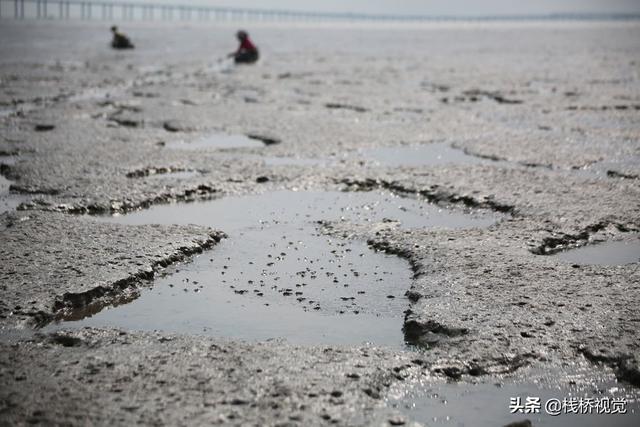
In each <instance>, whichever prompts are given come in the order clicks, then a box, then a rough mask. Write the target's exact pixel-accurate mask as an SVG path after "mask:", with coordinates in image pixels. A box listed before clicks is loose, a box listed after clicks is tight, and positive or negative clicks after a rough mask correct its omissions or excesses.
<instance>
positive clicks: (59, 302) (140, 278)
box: [38, 231, 226, 326]
mask: <svg viewBox="0 0 640 427" xmlns="http://www.w3.org/2000/svg"><path fill="white" fill-rule="evenodd" d="M224 237H226V234H225V233H223V232H220V231H215V232H212V233H211V234H209V236H208V238H207V239H206V240H205V241H203V242H201V243H199V244H198V245H197V246H194V247H181V248H179V249H178V251H177V253H175V254H173V255H170V256H167V257H165V258H162V259H160V260H157V261H154V262H153V263H152V264H151V267H150V268H149V269H148V270H141V271H138V272H137V273H135V274H132V275H130V276H129V277H126V278H124V279H121V280H118V281H116V282H113V283H110V284H108V285H105V286H96V287H94V288H92V289H90V290H88V291H86V292H81V293H71V292H67V293H65V294H63V295H62V296H61V297H59V298H58V299H56V301H55V302H54V304H53V307H52V311H53V316H51V317H49V318H48V319H46V318H45V319H38V320H39V321H40V323H39V324H38V326H44V324H46V323H48V321H50V320H51V319H52V318H53V317H64V315H65V314H68V312H69V311H73V310H78V309H81V308H84V307H87V306H88V305H90V304H91V303H93V302H95V301H96V300H98V299H104V300H105V301H108V300H110V299H114V298H116V297H117V296H118V295H119V294H121V293H122V292H123V291H124V290H126V289H130V288H134V287H135V286H136V285H138V284H140V283H142V282H148V281H151V280H153V278H154V277H155V275H156V273H157V272H158V271H160V270H161V269H163V268H166V267H168V266H169V265H171V264H175V263H177V262H181V261H184V260H186V259H188V258H190V257H192V256H193V255H196V254H199V253H202V252H203V251H205V250H207V249H210V248H212V247H213V246H215V245H216V244H217V243H218V242H220V240H221V239H223V238H224ZM47 320H48V321H47ZM42 321H44V323H42Z"/></svg>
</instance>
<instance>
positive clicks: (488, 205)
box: [337, 178, 516, 215]
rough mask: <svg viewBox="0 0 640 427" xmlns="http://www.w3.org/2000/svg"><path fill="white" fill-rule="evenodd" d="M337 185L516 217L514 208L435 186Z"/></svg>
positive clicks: (359, 182)
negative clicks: (423, 187)
mask: <svg viewBox="0 0 640 427" xmlns="http://www.w3.org/2000/svg"><path fill="white" fill-rule="evenodd" d="M337 182H338V183H339V184H345V185H347V186H348V187H349V190H350V191H371V190H375V189H380V188H381V189H385V190H389V191H392V192H395V193H398V194H401V195H404V194H417V195H420V196H422V197H424V198H425V199H426V200H427V201H428V202H431V203H435V204H438V203H454V204H458V203H461V204H463V205H465V206H468V207H470V208H481V209H490V210H493V211H496V212H501V213H508V214H510V215H516V208H515V206H512V205H506V204H503V203H499V202H496V201H494V200H492V199H490V198H485V199H484V200H478V199H476V198H474V197H471V196H466V195H459V194H455V193H451V192H448V191H443V190H439V189H438V188H437V186H432V188H431V189H428V190H426V189H425V190H417V189H411V188H407V187H405V186H404V185H402V184H398V183H396V182H393V181H392V182H388V181H385V180H378V179H371V178H367V179H365V180H353V179H348V178H346V179H342V180H338V181H337Z"/></svg>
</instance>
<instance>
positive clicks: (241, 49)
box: [229, 30, 260, 64]
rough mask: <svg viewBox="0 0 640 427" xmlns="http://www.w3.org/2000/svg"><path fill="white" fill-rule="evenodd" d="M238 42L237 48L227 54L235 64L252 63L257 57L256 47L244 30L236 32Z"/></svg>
mask: <svg viewBox="0 0 640 427" xmlns="http://www.w3.org/2000/svg"><path fill="white" fill-rule="evenodd" d="M236 37H237V38H238V41H239V42H240V46H238V50H236V51H235V52H232V53H230V54H229V57H230V58H233V59H234V61H235V63H236V64H253V63H254V62H256V61H257V60H258V58H259V56H260V55H259V54H258V48H257V47H256V46H255V45H254V44H253V42H252V41H251V39H250V38H249V34H248V33H247V32H246V31H243V30H240V31H238V32H237V33H236Z"/></svg>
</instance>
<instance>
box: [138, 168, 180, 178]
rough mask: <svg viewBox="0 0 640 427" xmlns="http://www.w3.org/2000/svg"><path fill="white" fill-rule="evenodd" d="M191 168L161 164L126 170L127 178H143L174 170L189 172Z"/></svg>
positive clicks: (174, 171)
mask: <svg viewBox="0 0 640 427" xmlns="http://www.w3.org/2000/svg"><path fill="white" fill-rule="evenodd" d="M191 171H192V169H186V168H181V167H175V168H174V167H171V166H166V167H165V166H161V167H157V168H156V167H148V168H142V169H135V170H132V171H130V172H127V174H126V177H127V178H144V177H147V176H150V175H163V174H170V173H176V172H191Z"/></svg>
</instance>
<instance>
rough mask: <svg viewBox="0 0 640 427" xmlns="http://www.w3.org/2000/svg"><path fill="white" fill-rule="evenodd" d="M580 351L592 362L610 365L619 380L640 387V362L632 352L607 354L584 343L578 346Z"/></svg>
mask: <svg viewBox="0 0 640 427" xmlns="http://www.w3.org/2000/svg"><path fill="white" fill-rule="evenodd" d="M578 352H579V353H580V354H582V355H583V356H584V357H585V358H586V359H587V360H589V361H590V362H593V363H602V364H605V365H607V366H609V367H610V368H611V369H613V371H614V373H615V375H616V378H618V380H620V381H624V382H626V383H629V384H631V385H634V386H636V387H640V364H639V363H638V360H636V358H635V356H633V355H632V354H621V353H616V354H612V355H611V354H605V353H602V352H594V351H592V350H591V349H589V348H588V347H585V346H582V345H581V346H580V347H578Z"/></svg>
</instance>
